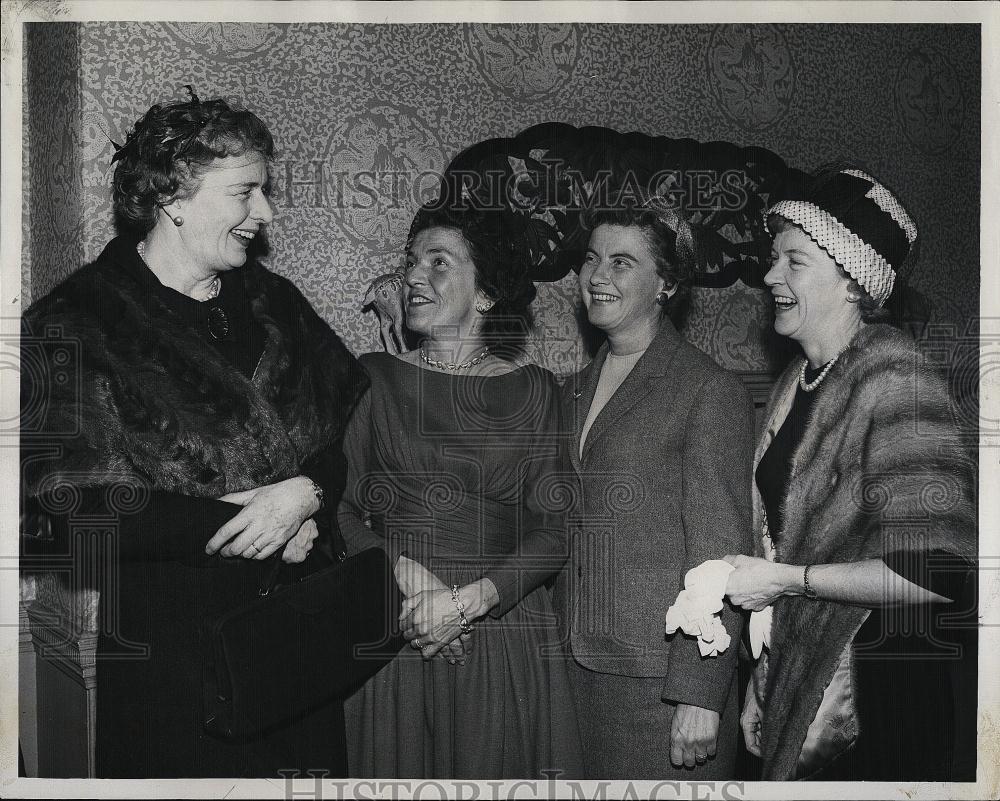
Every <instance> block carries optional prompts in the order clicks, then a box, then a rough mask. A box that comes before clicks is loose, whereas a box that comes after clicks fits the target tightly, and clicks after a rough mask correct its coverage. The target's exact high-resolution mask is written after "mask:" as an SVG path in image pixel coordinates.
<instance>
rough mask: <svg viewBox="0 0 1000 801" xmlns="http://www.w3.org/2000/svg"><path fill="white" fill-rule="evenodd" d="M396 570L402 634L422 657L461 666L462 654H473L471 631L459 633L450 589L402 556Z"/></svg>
mask: <svg viewBox="0 0 1000 801" xmlns="http://www.w3.org/2000/svg"><path fill="white" fill-rule="evenodd" d="M395 572H396V581H397V583H398V584H399V588H400V590H402V592H403V594H404V595H405V596H406V598H405V599H404V601H403V605H402V608H401V609H400V613H399V620H400V622H401V623H402V625H403V636H404V637H405V638H406V639H407V640H409V642H410V644H411V645H412V646H413V647H414V648H418V649H419V650H420V652H421V654H422V655H423V657H424V659H433V658H434V657H435V656H438V655H440V656H441V657H443V658H444V659H447V660H448V662H449V663H450V664H452V665H464V664H465V657H466V656H467V655H468V654H471V653H472V642H473V640H472V634H471V633H468V634H466V633H463V632H462V628H461V625H460V624H459V622H458V620H459V618H458V609H457V608H456V607H455V602H454V600H453V599H452V596H451V590H450V589H448V587H447V585H445V583H444V582H443V581H441V579H439V578H438V577H437V576H435V575H434V574H433V573H432V572H431V571H429V570H428V569H427V568H425V567H424V566H423V565H421V564H420V563H419V562H415V561H413V560H412V559H408V558H407V557H405V556H400V557H399V559H398V560H397V562H396V570H395ZM445 617H447V618H448V619H449V622H448V623H446V622H445V621H444V618H445ZM435 621H437V623H438V625H436V626H435V625H434V623H435Z"/></svg>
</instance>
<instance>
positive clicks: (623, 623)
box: [560, 317, 753, 712]
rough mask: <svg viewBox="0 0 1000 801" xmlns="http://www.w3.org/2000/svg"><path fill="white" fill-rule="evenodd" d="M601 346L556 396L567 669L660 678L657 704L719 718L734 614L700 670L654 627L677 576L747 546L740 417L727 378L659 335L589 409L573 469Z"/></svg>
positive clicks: (746, 448)
mask: <svg viewBox="0 0 1000 801" xmlns="http://www.w3.org/2000/svg"><path fill="white" fill-rule="evenodd" d="M607 353H608V345H607V343H605V344H604V345H603V346H602V347H601V348H600V350H599V351H598V353H597V355H596V356H595V358H594V360H593V361H592V362H591V363H590V364H589V365H588V366H587V367H585V368H584V369H583V370H582V371H580V372H579V373H578V374H576V375H575V376H572V377H570V379H569V380H568V381H567V382H566V384H565V386H564V388H563V414H564V420H565V422H566V426H567V428H568V429H569V436H570V437H571V438H572V442H571V444H570V446H569V450H570V452H571V453H570V458H571V459H572V462H573V466H574V468H575V469H576V471H577V473H578V475H579V481H580V484H581V487H582V492H581V495H580V497H579V499H578V504H577V508H576V510H575V514H574V519H573V521H572V523H571V532H572V534H571V547H570V559H569V562H568V564H567V568H566V570H565V571H564V576H563V579H562V581H561V583H562V584H564V586H563V587H561V588H560V589H561V592H562V594H563V603H565V604H566V605H567V611H566V616H567V618H568V623H569V626H570V634H569V636H570V645H571V649H572V653H573V657H574V658H575V659H576V661H577V662H578V663H579V664H580V665H582V666H584V667H586V668H588V669H590V670H594V671H598V672H602V673H611V674H617V675H622V676H634V677H646V678H649V677H662V678H663V681H664V683H663V692H662V696H663V699H664V700H666V701H671V702H677V703H687V704H693V705H696V706H701V707H704V708H707V709H714V710H715V711H717V712H721V711H722V709H723V707H724V706H725V703H726V699H727V697H728V694H729V690H730V684H731V682H732V679H733V674H734V671H735V669H736V654H737V651H738V650H739V649H738V647H737V645H736V644H737V643H739V637H740V631H741V626H742V617H741V615H740V614H739V613H738V612H737V611H736V610H734V609H733V608H731V607H730V606H728V604H727V605H726V606H725V608H724V609H723V613H722V620H723V623H724V624H725V626H726V629H727V631H728V632H729V634H730V636H731V637H732V642H733V645H732V646H731V647H730V648H729V649H728V650H727V651H726V652H725V653H723V654H721V655H719V656H718V657H705V658H702V657H701V655H700V653H699V650H698V645H697V641H696V640H695V639H694V638H692V637H687V636H686V635H684V634H683V633H682V632H680V631H678V632H677V633H675V634H673V635H671V636H670V637H667V636H666V635H665V633H664V615H665V614H666V611H667V608H668V607H669V606H670V605H671V604H672V603H673V602H674V600H675V599H676V597H677V593H678V592H679V591H680V590H681V589H682V588H683V586H684V575H685V573H686V572H687V571H688V570H689V569H690V568H692V567H695V566H697V565H699V564H700V563H701V562H703V561H705V560H707V559H720V558H722V557H723V556H725V555H726V554H737V553H743V552H746V551H747V550H748V549H749V548H750V547H751V543H750V489H749V488H750V475H749V468H750V459H751V452H752V436H753V435H752V430H753V408H752V405H751V403H750V398H749V395H748V394H747V392H746V390H745V389H744V387H743V385H742V383H741V382H740V380H739V379H738V378H737V377H736V376H734V375H733V374H731V373H729V372H727V371H725V370H723V369H722V368H721V367H719V366H718V365H717V364H716V363H715V362H713V361H712V360H711V359H710V358H709V357H708V356H706V355H705V354H703V353H702V352H701V351H699V350H697V349H696V348H694V347H693V346H691V345H690V344H688V343H687V342H686V341H685V340H684V339H683V338H682V337H681V335H680V334H679V333H678V332H677V330H676V329H675V328H674V326H673V324H672V323H671V322H670V321H669V320H668V319H667V318H666V317H664V319H663V322H662V324H661V327H660V330H659V332H658V334H657V336H656V337H655V338H654V340H653V342H652V343H651V344H650V346H649V348H648V349H647V350H646V352H645V353H644V354H643V355H642V357H640V359H639V361H638V362H637V363H636V365H635V367H634V368H633V369H632V372H631V373H630V374H629V375H628V377H627V378H626V379H625V381H624V382H623V383H622V385H621V386H620V387H619V388H618V391H617V392H616V393H615V394H614V395H613V396H612V398H611V399H610V400H609V401H608V403H607V405H606V406H605V407H604V408H603V409H602V410H601V412H600V414H598V416H597V418H596V419H595V420H594V423H593V425H592V427H591V429H590V432H589V434H588V437H587V440H586V443H585V445H584V449H583V458H582V459H581V458H580V452H579V443H580V435H581V430H582V428H583V425H584V422H585V420H586V418H587V413H588V411H589V409H590V404H591V402H592V400H593V398H594V392H595V390H596V388H597V383H598V379H599V377H600V373H601V367H602V366H603V364H604V361H605V359H606V358H607Z"/></svg>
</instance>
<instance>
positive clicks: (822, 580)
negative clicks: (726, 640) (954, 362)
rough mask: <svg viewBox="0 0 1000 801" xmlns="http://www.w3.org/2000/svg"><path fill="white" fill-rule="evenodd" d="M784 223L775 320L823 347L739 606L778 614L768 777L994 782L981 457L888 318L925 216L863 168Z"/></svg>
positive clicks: (769, 469)
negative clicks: (984, 748) (988, 770)
mask: <svg viewBox="0 0 1000 801" xmlns="http://www.w3.org/2000/svg"><path fill="white" fill-rule="evenodd" d="M768 225H769V227H770V229H771V232H772V233H773V235H774V245H773V249H772V253H771V260H772V264H771V269H770V271H769V272H768V273H767V276H766V278H765V281H766V283H767V285H768V287H770V289H771V292H772V294H773V295H774V303H775V324H774V327H775V330H776V331H777V332H778V333H780V334H783V335H785V336H788V337H791V338H792V339H794V340H796V341H797V342H798V343H799V344H800V345H801V346H802V350H803V353H804V357H800V358H796V359H794V360H793V361H792V363H791V364H790V365H789V367H788V369H787V370H786V371H785V373H784V374H783V375H782V376H781V378H779V379H778V382H777V384H776V386H775V388H774V391H773V392H772V395H771V400H770V404H769V406H768V410H767V412H766V415H765V417H766V424H765V429H764V432H763V435H762V438H761V440H760V443H759V445H758V447H757V452H756V457H755V460H754V465H755V469H756V475H755V478H756V480H755V482H754V498H755V503H754V523H755V532H756V535H757V537H756V539H757V547H758V550H757V556H755V557H751V556H735V557H727V558H728V559H730V561H731V562H732V564H734V565H735V566H736V570H734V571H733V572H732V573H731V574H730V577H729V583H728V587H727V594H728V595H729V597H730V599H731V600H732V601H733V602H735V603H738V604H741V605H742V606H743V607H745V608H747V609H751V610H755V612H757V613H760V612H761V611H763V610H765V609H769V611H768V612H765V613H764V614H768V615H771V616H772V619H771V621H770V622H768V621H767V619H766V618H761V619H759V620H758V621H751V625H750V631H751V634H753V632H754V631H755V630H756V629H758V626H757V625H755V623H756V622H759V623H760V624H761V625H760V626H759V628H760V629H761V630H762V631H763V632H764V636H763V642H764V646H765V647H764V649H763V651H762V653H761V656H760V659H759V661H758V664H757V667H756V670H755V673H754V677H753V681H752V683H751V687H750V689H749V691H748V693H747V701H746V705H745V708H744V711H743V717H742V721H741V722H742V725H743V731H744V737H745V739H746V742H747V747H748V748H749V750H750V751H751V752H753V753H755V754H758V755H760V756H761V757H762V758H763V778H764V779H766V780H787V779H804V778H811V779H823V780H833V779H838V780H844V779H865V780H883V781H889V780H895V781H900V780H903V781H919V780H923V781H931V780H935V781H949V780H970V779H974V777H975V698H976V690H975V687H976V680H975V670H976V638H975V622H976V614H975V599H974V591H975V572H974V565H975V562H976V505H975V504H976V500H975V499H976V493H975V469H974V466H973V463H972V461H971V459H970V456H969V454H967V453H965V452H964V450H963V448H962V445H961V442H960V440H959V438H958V434H957V431H956V429H955V426H954V422H953V418H952V413H951V406H950V402H949V398H948V391H947V387H946V385H945V383H944V381H943V380H942V379H941V377H940V376H939V375H938V374H937V373H936V372H934V371H933V370H932V369H931V368H928V367H926V366H925V365H924V361H923V358H922V357H921V355H920V354H919V353H918V351H917V350H916V348H915V347H914V345H913V343H912V342H911V341H909V339H908V338H907V337H905V336H904V335H903V334H902V333H901V332H900V331H898V330H897V329H895V328H891V327H889V326H887V325H884V324H882V323H880V322H878V319H879V315H880V313H881V309H882V306H883V304H884V303H885V301H886V300H887V299H888V297H889V295H890V294H891V292H892V289H893V284H894V281H895V276H896V271H897V270H898V269H899V267H900V265H901V264H902V263H903V261H904V260H905V258H906V256H907V255H908V253H909V251H910V249H911V247H912V246H913V243H914V241H915V239H916V235H917V231H916V226H915V225H914V223H913V220H912V219H911V218H910V216H909V215H908V214H907V212H906V211H905V210H904V209H903V207H902V206H901V205H900V203H899V201H898V200H897V199H896V198H895V196H894V195H893V194H892V193H891V192H890V191H889V190H888V189H887V188H886V187H885V186H884V185H882V184H881V183H880V182H879V181H877V180H876V179H874V178H873V177H871V176H870V175H868V174H867V173H864V172H861V171H860V170H850V169H849V170H842V171H840V172H826V173H822V174H820V175H818V176H817V177H816V178H815V179H814V180H813V182H812V184H811V185H810V186H808V187H807V188H806V190H805V191H804V192H803V193H802V195H801V196H797V197H794V198H789V199H786V200H783V201H781V202H779V203H777V204H776V205H774V206H773V207H772V208H771V209H770V210H769V216H768ZM752 639H756V638H752ZM758 647H759V646H756V645H755V649H754V650H755V651H757V650H758Z"/></svg>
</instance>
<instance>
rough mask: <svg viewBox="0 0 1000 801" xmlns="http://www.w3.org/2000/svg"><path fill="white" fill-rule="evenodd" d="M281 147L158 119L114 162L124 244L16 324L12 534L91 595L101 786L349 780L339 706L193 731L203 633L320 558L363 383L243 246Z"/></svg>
mask: <svg viewBox="0 0 1000 801" xmlns="http://www.w3.org/2000/svg"><path fill="white" fill-rule="evenodd" d="M272 153H273V144H272V139H271V135H270V133H269V132H268V130H267V128H266V127H265V126H264V124H263V123H262V122H261V121H260V119H258V118H257V117H256V116H255V115H254V114H252V113H251V112H249V111H243V110H234V109H232V108H230V106H229V105H227V103H225V102H224V101H222V100H211V101H207V102H204V103H202V102H199V101H198V99H197V98H196V97H195V96H194V94H193V93H192V98H191V101H190V102H182V103H173V104H170V105H165V106H154V107H152V108H151V109H150V110H149V111H148V112H147V113H146V114H145V115H144V116H143V117H142V119H140V120H139V121H138V122H137V123H136V125H135V129H134V131H133V132H131V133H130V135H129V137H128V140H127V141H126V143H125V145H124V147H122V148H121V149H119V150H118V152H117V154H116V156H115V159H114V160H115V161H116V162H117V167H116V170H115V176H114V202H115V210H116V213H117V215H118V217H119V222H120V223H121V225H122V228H123V229H124V232H123V233H122V234H121V235H120V236H118V237H117V238H116V239H114V240H113V241H112V242H111V243H110V244H108V246H107V247H106V248H105V250H104V252H103V253H102V254H101V255H100V257H99V258H98V259H97V260H96V262H94V263H92V264H90V265H88V266H86V267H84V268H82V269H81V270H79V271H77V272H76V273H75V274H74V275H72V276H71V277H70V278H69V279H67V280H66V281H65V282H63V283H62V284H61V285H59V286H58V287H56V289H54V290H53V291H52V292H51V293H49V294H48V295H46V296H45V297H43V298H41V299H40V300H38V301H37V302H36V303H35V304H33V305H32V306H31V307H30V308H29V309H28V310H27V311H26V312H25V314H24V338H23V347H24V348H25V350H23V357H24V358H25V359H26V360H30V361H25V364H29V363H33V364H35V365H36V367H38V368H39V369H32V370H27V369H26V370H25V371H24V373H23V376H22V390H23V403H22V407H23V411H24V420H25V434H24V437H23V439H22V465H23V470H22V475H23V487H22V491H23V498H24V508H25V511H26V513H27V514H26V520H28V521H33V525H29V526H27V528H26V532H25V533H26V534H27V535H29V539H30V535H31V534H37V533H38V532H39V531H48V532H50V533H51V534H52V537H51V539H52V540H53V542H50V543H49V544H48V547H47V548H44V549H43V550H44V551H45V553H48V554H49V555H51V554H53V553H55V554H56V555H58V553H59V551H60V550H62V552H64V553H65V549H66V548H67V547H70V548H73V549H74V551H73V555H74V556H75V558H76V559H77V560H78V563H79V564H78V566H77V570H76V573H75V574H74V576H75V580H76V581H77V582H87V583H92V582H96V587H97V588H98V589H100V591H101V604H100V607H101V608H100V617H101V632H100V639H99V642H98V665H97V754H96V756H97V776H98V777H100V778H117V777H182V776H183V777H188V776H191V777H198V776H220V777H225V776H260V777H263V776H272V777H276V776H278V771H279V770H281V769H294V768H301V769H309V768H316V769H326V770H328V771H330V772H331V774H333V775H343V774H344V773H345V763H344V760H345V751H344V749H345V745H344V731H343V712H342V708H341V705H340V704H339V703H333V704H327V705H326V706H324V707H322V708H320V709H318V710H316V711H314V712H313V713H311V714H309V715H307V716H305V717H304V718H302V719H300V720H298V721H296V722H295V723H293V724H290V725H284V726H279V727H277V728H276V729H274V730H272V731H271V732H270V733H269V734H267V735H266V736H262V737H258V738H256V739H252V740H248V741H245V742H235V741H227V740H223V739H219V738H216V737H214V736H211V735H210V734H208V733H207V732H206V731H205V730H204V728H203V726H202V707H201V701H202V670H203V658H202V657H203V655H204V654H205V653H206V652H207V645H206V640H205V638H204V632H203V629H202V623H203V622H205V621H207V620H210V619H211V618H212V616H213V615H215V614H218V613H220V612H222V611H224V610H229V609H231V608H233V607H235V606H236V605H238V604H240V603H242V602H243V601H245V600H249V599H252V598H254V597H256V595H257V592H258V589H259V587H260V586H261V585H262V584H263V583H265V582H266V580H267V578H268V575H269V574H270V572H271V564H269V562H268V561H266V560H268V559H269V557H270V556H271V555H273V554H276V553H277V552H278V551H279V549H284V550H283V554H282V556H281V559H283V560H284V561H286V562H289V563H297V564H296V565H295V567H296V569H298V570H300V571H302V572H308V571H311V570H314V569H315V568H316V567H319V566H323V565H325V564H329V558H328V554H330V553H331V537H332V536H333V531H332V529H331V522H332V516H331V515H330V514H329V512H328V511H325V506H324V500H326V506H329V505H335V503H336V499H337V497H338V495H339V492H340V490H341V488H342V484H343V469H342V462H343V454H342V451H341V445H340V443H341V441H342V436H343V430H344V427H345V425H346V420H347V417H348V415H349V413H350V411H351V409H352V408H353V406H354V404H355V402H356V400H357V398H358V397H359V396H360V394H361V393H362V392H363V391H364V389H365V388H366V387H367V379H366V378H365V376H364V373H363V371H362V370H361V369H360V367H359V366H358V365H357V363H356V361H355V360H354V359H353V357H352V356H351V355H350V354H349V353H348V351H347V350H346V349H345V348H344V346H343V344H342V343H341V342H340V340H339V339H338V338H337V336H336V334H334V332H333V331H332V330H331V329H330V328H329V326H327V325H326V324H325V323H324V322H323V321H322V320H321V319H320V318H319V317H318V316H317V315H316V313H315V312H314V311H313V309H312V308H311V307H310V306H309V304H308V302H307V301H306V300H305V299H304V298H303V296H302V295H301V293H300V292H299V291H298V290H297V289H296V288H295V287H294V286H293V285H292V284H291V283H290V282H289V281H287V280H286V279H284V278H282V277H280V276H278V275H275V274H274V273H272V272H270V271H268V270H267V269H265V268H264V267H263V266H261V265H260V264H258V263H257V262H256V261H255V260H254V259H253V257H251V256H248V251H249V250H250V249H251V248H252V247H253V246H254V242H255V240H256V239H258V238H260V237H261V236H262V234H263V231H264V228H265V226H266V225H267V224H268V223H270V222H271V219H272V209H271V206H270V203H269V201H268V198H267V192H268V162H269V159H270V158H271V157H272ZM59 342H64V343H70V346H71V348H70V352H72V353H74V354H75V356H74V358H73V359H71V360H69V361H68V362H67V361H66V360H65V359H62V360H61V357H60V356H59V348H57V347H55V345H58V344H59ZM60 373H61V374H62V375H63V377H64V379H65V380H62V381H59V380H52V381H49V382H48V383H45V382H44V381H43V380H41V379H42V378H44V377H45V376H46V375H57V374H60ZM80 521H87V522H88V530H91V531H92V530H94V529H95V528H97V529H103V530H106V531H107V532H109V536H108V538H107V539H106V540H100V539H99V538H98V539H93V538H92V539H89V540H84V539H82V538H81V537H82V536H83V535H82V534H81V533H80V530H79V525H78V523H79V522H80ZM317 538H318V539H317ZM315 542H318V543H319V547H316V548H315V549H313V544H314V543H315ZM35 545H38V543H35ZM324 552H325V554H327V555H324ZM270 561H272V562H273V561H274V560H270ZM32 563H33V564H34V566H38V567H42V568H45V567H47V566H50V565H53V564H57V563H58V564H63V565H64V563H60V562H59V561H58V559H57V561H56V562H52V561H51V559H49V560H47V559H46V557H45V555H44V554H43V556H42V557H41V558H40V559H37V560H32V559H30V558H29V559H25V560H24V562H22V565H25V566H29V567H30V566H31V565H32ZM93 565H98V566H100V569H99V570H98V571H97V572H96V574H95V576H94V577H93V579H91V578H90V573H89V572H86V571H88V570H89V569H92V568H91V566H93Z"/></svg>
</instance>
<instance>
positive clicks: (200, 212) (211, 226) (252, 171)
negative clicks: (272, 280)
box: [160, 152, 274, 275]
mask: <svg viewBox="0 0 1000 801" xmlns="http://www.w3.org/2000/svg"><path fill="white" fill-rule="evenodd" d="M267 187H268V171H267V162H266V161H265V160H264V158H263V157H262V156H261V155H260V154H259V153H255V152H250V153H246V154H244V155H242V156H227V157H226V158H221V159H216V160H215V161H214V162H212V164H210V165H209V166H208V168H207V170H206V171H205V173H204V174H203V175H202V176H201V179H200V182H199V184H198V187H197V189H196V190H195V191H194V193H193V194H191V195H190V196H188V197H182V198H178V199H176V200H174V201H173V202H171V203H168V204H165V205H164V209H165V210H166V211H167V213H168V214H170V215H171V216H176V215H179V216H181V217H183V218H184V223H183V225H180V226H178V227H177V228H176V235H177V238H178V239H177V244H178V247H179V249H180V251H181V252H180V253H179V254H178V256H179V257H180V258H184V259H186V260H187V262H188V264H189V265H190V267H191V269H192V270H194V271H196V272H198V273H201V274H206V275H207V274H210V273H220V272H225V271H226V270H231V269H233V268H235V267H241V266H243V264H244V263H245V262H246V259H247V248H248V247H249V246H250V243H251V242H253V239H254V237H255V236H256V235H257V233H258V232H259V231H260V229H261V227H262V226H264V225H267V224H268V223H269V222H271V220H272V219H273V217H274V215H273V212H272V210H271V204H270V202H269V201H268V199H267V197H266V194H265V193H266V191H267ZM160 224H163V223H160ZM168 225H169V223H168Z"/></svg>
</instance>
